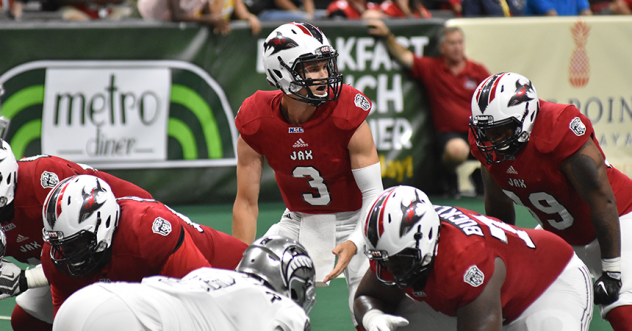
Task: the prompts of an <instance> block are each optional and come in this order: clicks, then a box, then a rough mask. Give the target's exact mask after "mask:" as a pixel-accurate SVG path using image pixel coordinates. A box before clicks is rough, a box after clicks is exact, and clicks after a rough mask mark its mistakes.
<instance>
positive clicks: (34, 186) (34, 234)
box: [2, 155, 151, 264]
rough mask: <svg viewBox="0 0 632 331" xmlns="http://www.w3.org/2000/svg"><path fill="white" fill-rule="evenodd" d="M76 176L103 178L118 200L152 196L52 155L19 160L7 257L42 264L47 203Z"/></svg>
mask: <svg viewBox="0 0 632 331" xmlns="http://www.w3.org/2000/svg"><path fill="white" fill-rule="evenodd" d="M74 175H93V176H97V177H99V178H101V179H103V180H104V181H106V182H107V183H108V184H109V185H110V187H111V188H112V192H113V193H114V196H116V197H117V198H118V197H124V196H138V197H141V198H147V199H151V194H149V193H147V192H146V191H145V190H143V189H141V188H140V187H138V186H136V185H134V184H132V183H130V182H128V181H125V180H122V179H119V178H116V177H114V176H112V175H110V174H108V173H105V172H102V171H98V170H95V169H92V168H90V167H87V166H82V165H79V164H76V163H73V162H70V161H68V160H64V159H62V158H58V157H55V156H49V155H38V156H33V157H27V158H23V159H21V160H19V161H18V183H17V186H16V190H15V198H14V200H13V205H14V216H13V219H10V220H9V219H7V220H4V219H3V220H2V228H3V229H4V231H5V233H6V235H7V252H6V255H7V256H11V257H13V258H15V259H16V260H18V261H20V262H23V263H31V264H37V263H39V262H38V261H39V258H40V253H41V251H42V244H43V243H44V241H43V239H42V228H43V227H44V224H43V220H42V208H43V206H44V200H46V196H47V195H48V192H50V190H51V189H52V188H53V187H54V186H55V185H57V183H59V182H60V181H61V180H63V179H65V178H68V177H71V176H74Z"/></svg>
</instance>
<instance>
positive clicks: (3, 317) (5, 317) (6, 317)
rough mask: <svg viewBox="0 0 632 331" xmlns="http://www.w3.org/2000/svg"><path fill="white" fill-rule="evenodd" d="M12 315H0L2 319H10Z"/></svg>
mask: <svg viewBox="0 0 632 331" xmlns="http://www.w3.org/2000/svg"><path fill="white" fill-rule="evenodd" d="M10 319H11V316H2V315H0V320H10Z"/></svg>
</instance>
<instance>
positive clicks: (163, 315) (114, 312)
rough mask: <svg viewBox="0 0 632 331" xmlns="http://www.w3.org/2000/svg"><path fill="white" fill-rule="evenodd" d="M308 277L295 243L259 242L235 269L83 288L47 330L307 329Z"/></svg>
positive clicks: (307, 264) (308, 263)
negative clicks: (180, 277)
mask: <svg viewBox="0 0 632 331" xmlns="http://www.w3.org/2000/svg"><path fill="white" fill-rule="evenodd" d="M314 274H315V271H314V265H313V262H312V260H311V259H310V257H309V255H308V254H307V252H306V251H305V249H304V248H303V246H302V245H301V244H299V243H297V242H296V241H294V240H291V239H288V238H284V237H280V236H271V237H264V238H261V239H258V240H257V241H255V242H254V243H253V244H252V245H250V246H249V247H248V248H247V249H246V251H245V252H244V257H243V259H242V260H241V263H239V266H237V271H232V270H222V269H215V268H200V269H197V270H194V271H192V272H190V273H189V274H188V275H186V276H185V277H184V278H182V279H176V278H168V277H164V276H154V277H148V278H144V279H143V281H142V283H140V284H139V283H124V282H115V283H96V284H92V285H90V286H87V287H85V288H83V289H81V290H79V291H78V292H75V294H73V295H71V296H70V298H68V300H66V302H65V303H64V304H63V305H62V306H61V309H60V310H59V313H58V314H57V317H56V318H55V325H54V327H53V330H59V331H106V330H107V331H110V330H118V331H126V330H129V331H137V330H170V331H179V330H181V331H193V330H222V331H252V330H269V331H305V330H310V329H311V328H310V324H309V317H308V315H307V314H309V311H310V309H311V308H312V306H313V305H314V302H315V292H314Z"/></svg>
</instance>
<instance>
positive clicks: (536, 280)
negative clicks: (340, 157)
mask: <svg viewBox="0 0 632 331" xmlns="http://www.w3.org/2000/svg"><path fill="white" fill-rule="evenodd" d="M362 219H363V221H364V222H365V228H364V235H365V239H366V242H367V255H369V258H370V259H371V270H370V271H368V272H367V274H366V275H365V276H364V278H363V280H362V282H361V283H360V286H359V287H358V291H357V292H356V301H355V308H356V310H355V313H356V318H357V319H358V320H361V321H362V324H363V326H364V328H365V329H366V330H394V329H395V328H396V327H398V326H404V325H406V324H407V321H406V320H405V319H403V318H402V317H399V316H396V315H392V312H393V311H394V310H395V307H397V305H398V304H399V303H400V302H401V301H402V300H404V299H405V298H406V297H410V298H413V299H415V300H418V301H425V302H427V303H428V305H429V306H430V307H432V308H433V309H434V310H435V311H438V312H441V313H443V314H445V315H448V316H453V317H456V319H457V330H459V331H460V330H488V331H491V330H494V331H500V330H501V329H503V325H504V326H506V328H507V329H508V330H514V331H523V330H524V331H526V330H531V331H534V330H552V329H551V328H550V326H551V325H555V328H556V330H583V331H587V330H588V327H589V324H590V321H591V319H592V291H590V276H589V272H588V270H587V268H586V266H585V265H584V264H583V263H582V261H581V260H580V259H579V258H578V257H577V256H576V255H575V253H574V252H573V249H572V248H571V247H570V245H568V244H567V243H565V242H564V241H563V240H562V239H561V238H559V237H558V236H556V235H554V234H552V233H549V232H547V231H541V230H534V229H520V228H516V227H513V226H511V225H509V224H506V223H503V222H501V221H499V220H497V219H493V218H491V217H487V216H484V215H479V214H477V213H475V212H472V211H469V210H465V209H462V208H457V207H450V206H438V205H437V206H433V205H432V203H431V202H430V200H429V199H428V197H427V196H426V194H425V193H424V192H422V191H421V190H419V189H416V188H414V187H410V186H397V187H393V188H390V189H387V190H385V191H384V193H383V194H382V195H380V196H379V197H378V198H377V199H376V200H375V202H374V204H373V205H372V206H371V207H370V208H369V209H367V211H366V212H364V213H363V217H362ZM385 285H386V286H385ZM544 320H546V323H545V322H542V321H544ZM544 325H548V328H546V327H544V328H543V326H544ZM424 329H425V330H427V329H428V328H424Z"/></svg>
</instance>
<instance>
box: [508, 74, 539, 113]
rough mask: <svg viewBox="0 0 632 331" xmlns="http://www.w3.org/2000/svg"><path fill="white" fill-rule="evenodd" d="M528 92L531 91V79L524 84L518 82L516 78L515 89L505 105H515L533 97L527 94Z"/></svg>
mask: <svg viewBox="0 0 632 331" xmlns="http://www.w3.org/2000/svg"><path fill="white" fill-rule="evenodd" d="M529 92H531V93H533V84H532V83H531V81H527V83H526V84H520V80H517V81H516V91H515V92H514V95H512V96H511V98H510V99H509V102H508V103H507V107H511V106H516V105H519V104H521V103H523V102H527V101H531V100H533V98H532V97H530V96H529V95H528V93H529Z"/></svg>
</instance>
